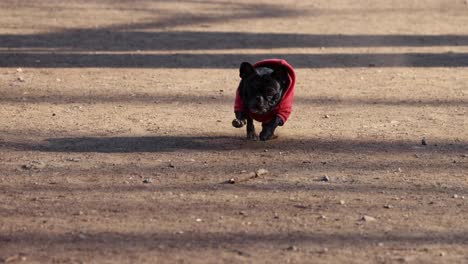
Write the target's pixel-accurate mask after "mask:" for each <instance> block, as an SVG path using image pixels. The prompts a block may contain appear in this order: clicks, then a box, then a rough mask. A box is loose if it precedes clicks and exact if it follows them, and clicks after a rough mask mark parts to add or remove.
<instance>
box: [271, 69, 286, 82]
mask: <svg viewBox="0 0 468 264" xmlns="http://www.w3.org/2000/svg"><path fill="white" fill-rule="evenodd" d="M271 77H273V78H274V79H275V80H278V81H280V82H282V83H287V82H288V81H289V76H288V71H287V70H286V68H284V67H278V68H276V69H275V70H274V71H273V72H272V73H271Z"/></svg>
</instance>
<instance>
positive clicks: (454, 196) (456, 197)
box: [452, 194, 460, 199]
mask: <svg viewBox="0 0 468 264" xmlns="http://www.w3.org/2000/svg"><path fill="white" fill-rule="evenodd" d="M452 197H453V198H455V199H458V198H460V196H458V194H454V195H453V196H452Z"/></svg>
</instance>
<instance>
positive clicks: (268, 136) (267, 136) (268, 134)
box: [260, 130, 273, 141]
mask: <svg viewBox="0 0 468 264" xmlns="http://www.w3.org/2000/svg"><path fill="white" fill-rule="evenodd" d="M272 137H273V132H271V131H270V130H263V131H262V132H260V140H261V141H266V140H269V139H272Z"/></svg>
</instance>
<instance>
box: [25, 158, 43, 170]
mask: <svg viewBox="0 0 468 264" xmlns="http://www.w3.org/2000/svg"><path fill="white" fill-rule="evenodd" d="M45 167H46V164H45V163H44V162H41V161H37V160H33V161H31V162H30V163H28V164H24V165H23V166H21V168H22V169H23V170H41V169H44V168H45Z"/></svg>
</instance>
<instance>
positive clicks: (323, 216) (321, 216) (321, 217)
mask: <svg viewBox="0 0 468 264" xmlns="http://www.w3.org/2000/svg"><path fill="white" fill-rule="evenodd" d="M318 219H321V220H327V216H325V215H320V216H319V217H318Z"/></svg>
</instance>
